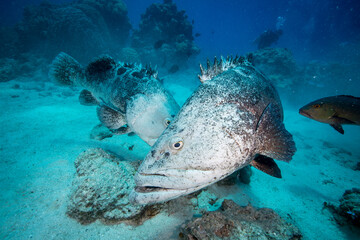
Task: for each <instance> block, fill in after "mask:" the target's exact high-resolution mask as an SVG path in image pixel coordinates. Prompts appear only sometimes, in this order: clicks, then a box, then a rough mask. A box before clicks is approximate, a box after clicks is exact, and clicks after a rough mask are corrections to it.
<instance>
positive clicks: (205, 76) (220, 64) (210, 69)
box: [198, 54, 252, 83]
mask: <svg viewBox="0 0 360 240" xmlns="http://www.w3.org/2000/svg"><path fill="white" fill-rule="evenodd" d="M251 62H252V54H249V55H247V56H246V57H243V56H240V57H238V56H236V57H235V58H233V57H229V56H228V57H227V58H226V59H225V58H223V57H221V58H220V61H218V59H217V58H216V57H215V58H214V64H213V65H211V63H210V61H209V59H208V60H207V62H206V69H205V68H204V67H203V66H202V65H201V64H200V72H201V74H200V75H198V77H199V79H200V82H202V83H204V82H206V81H208V80H211V79H213V78H214V77H216V76H218V75H219V74H221V73H223V72H225V71H227V70H229V69H231V68H235V67H237V66H239V65H252V64H251Z"/></svg>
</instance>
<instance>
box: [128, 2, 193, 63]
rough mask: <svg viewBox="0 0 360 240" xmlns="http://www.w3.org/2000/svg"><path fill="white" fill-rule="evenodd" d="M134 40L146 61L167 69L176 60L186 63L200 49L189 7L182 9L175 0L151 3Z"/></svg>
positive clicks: (133, 43)
mask: <svg viewBox="0 0 360 240" xmlns="http://www.w3.org/2000/svg"><path fill="white" fill-rule="evenodd" d="M131 40H132V43H131V45H132V47H133V48H134V49H136V51H137V52H138V54H139V55H140V59H141V61H142V62H143V63H145V64H147V63H152V64H154V65H158V66H159V67H165V68H167V69H170V68H171V67H172V66H173V65H174V64H177V65H179V66H182V65H183V64H184V62H186V61H187V59H188V58H189V57H191V56H194V55H197V54H198V53H199V52H200V50H199V48H198V47H197V46H196V45H195V44H194V37H193V26H192V24H191V23H190V22H189V20H188V17H187V15H186V14H185V11H179V10H178V9H177V6H176V5H175V3H173V2H172V1H171V0H164V2H163V3H161V4H159V3H154V4H152V5H150V6H149V7H148V8H147V9H146V11H145V13H144V14H142V15H141V22H140V25H139V29H137V30H135V31H134V34H133V36H132V39H131Z"/></svg>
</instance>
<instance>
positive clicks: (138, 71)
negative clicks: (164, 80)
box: [117, 62, 159, 80]
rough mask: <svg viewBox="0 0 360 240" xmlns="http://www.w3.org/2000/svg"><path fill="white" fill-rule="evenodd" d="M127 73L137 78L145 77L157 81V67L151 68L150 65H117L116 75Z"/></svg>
mask: <svg viewBox="0 0 360 240" xmlns="http://www.w3.org/2000/svg"><path fill="white" fill-rule="evenodd" d="M127 71H131V72H132V73H131V75H132V76H134V77H137V78H143V77H144V76H147V77H153V78H155V79H158V80H159V78H158V71H157V66H155V67H154V68H153V67H151V65H150V64H146V65H145V67H143V66H142V65H141V64H137V63H122V62H121V63H119V68H118V73H117V74H118V75H121V74H124V73H125V72H127Z"/></svg>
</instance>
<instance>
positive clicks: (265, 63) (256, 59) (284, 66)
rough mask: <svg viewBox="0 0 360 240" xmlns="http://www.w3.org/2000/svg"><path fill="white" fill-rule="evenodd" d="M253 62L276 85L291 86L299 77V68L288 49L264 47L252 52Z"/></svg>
mask: <svg viewBox="0 0 360 240" xmlns="http://www.w3.org/2000/svg"><path fill="white" fill-rule="evenodd" d="M253 63H254V65H255V67H256V68H257V69H259V70H260V71H262V72H263V73H264V74H265V75H266V76H267V77H268V78H269V79H270V80H271V81H272V82H273V83H274V84H275V85H276V86H277V87H280V88H292V87H294V84H295V83H296V82H297V80H298V78H299V76H298V75H299V70H298V68H297V66H296V63H295V61H294V57H293V55H292V53H291V51H290V50H288V49H286V48H264V49H260V50H258V51H256V52H254V53H253Z"/></svg>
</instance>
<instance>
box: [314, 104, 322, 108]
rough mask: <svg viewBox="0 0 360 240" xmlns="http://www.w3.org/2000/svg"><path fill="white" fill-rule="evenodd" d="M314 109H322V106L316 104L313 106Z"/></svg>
mask: <svg viewBox="0 0 360 240" xmlns="http://www.w3.org/2000/svg"><path fill="white" fill-rule="evenodd" d="M313 107H314V108H315V109H318V108H320V107H321V106H320V104H315V105H313Z"/></svg>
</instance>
